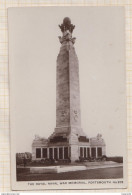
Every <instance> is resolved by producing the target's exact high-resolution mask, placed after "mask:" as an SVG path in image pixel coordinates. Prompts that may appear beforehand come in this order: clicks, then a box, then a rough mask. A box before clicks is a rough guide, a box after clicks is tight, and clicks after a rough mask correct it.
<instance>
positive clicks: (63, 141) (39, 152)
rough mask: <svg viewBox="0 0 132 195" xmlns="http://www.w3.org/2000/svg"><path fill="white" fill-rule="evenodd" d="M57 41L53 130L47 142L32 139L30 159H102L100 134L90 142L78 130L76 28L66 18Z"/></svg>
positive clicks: (103, 145)
mask: <svg viewBox="0 0 132 195" xmlns="http://www.w3.org/2000/svg"><path fill="white" fill-rule="evenodd" d="M59 27H60V29H61V31H62V34H63V36H62V37H59V40H60V43H61V48H60V52H59V55H58V58H57V84H56V85H57V89H56V128H55V130H54V132H53V134H52V135H51V136H50V137H49V138H48V139H45V138H41V137H39V136H35V139H34V140H33V143H32V159H33V160H40V159H43V158H53V159H70V160H71V161H72V162H74V161H75V160H78V159H79V157H84V158H88V157H94V158H97V157H101V156H102V155H105V142H104V140H103V139H102V136H101V135H100V134H98V135H97V137H94V138H89V137H87V136H86V134H85V133H84V132H83V130H82V128H81V111H80V89H79V65H78V58H77V55H76V53H75V48H74V46H73V45H74V43H75V38H72V32H73V30H74V28H75V26H74V25H73V24H71V20H70V19H69V18H64V20H63V24H61V25H60V26H59Z"/></svg>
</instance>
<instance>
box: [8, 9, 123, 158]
mask: <svg viewBox="0 0 132 195" xmlns="http://www.w3.org/2000/svg"><path fill="white" fill-rule="evenodd" d="M64 17H70V18H71V22H72V23H73V24H74V25H75V29H74V31H73V37H76V43H75V50H76V53H77V56H78V60H79V77H80V98H81V99H80V103H81V124H82V128H83V131H84V132H85V133H86V134H87V136H88V137H94V136H96V135H97V134H98V133H101V134H102V137H103V138H104V140H105V143H106V155H108V156H115V155H117V156H121V155H123V154H124V152H125V151H126V148H125V146H126V132H127V129H126V98H125V93H126V89H125V47H124V45H125V44H124V43H125V41H124V37H125V35H124V29H125V27H124V9H123V8H122V7H41V8H40V7H39V8H9V11H8V18H9V19H8V20H9V24H8V25H9V74H10V108H11V112H10V113H11V123H10V124H11V133H12V135H13V137H14V140H15V141H14V146H15V151H16V152H31V151H32V147H31V145H32V141H33V139H34V135H35V134H37V135H39V136H42V137H45V138H48V136H50V135H51V134H52V133H53V131H54V128H55V127H56V59H57V55H58V54H59V50H60V46H61V44H60V42H59V39H58V36H61V35H62V33H61V31H60V29H59V27H58V25H59V24H62V22H63V18H64Z"/></svg>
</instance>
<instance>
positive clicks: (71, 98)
mask: <svg viewBox="0 0 132 195" xmlns="http://www.w3.org/2000/svg"><path fill="white" fill-rule="evenodd" d="M59 27H60V29H61V31H62V35H63V36H62V37H59V40H60V43H61V48H60V52H59V55H58V57H57V81H56V82H57V84H56V85H57V86H56V128H55V132H54V134H55V135H65V136H67V137H68V140H69V144H70V147H71V152H70V153H71V158H72V152H73V153H74V157H75V153H77V155H78V153H79V152H78V151H76V152H75V150H78V147H77V146H78V137H79V136H84V133H83V131H82V129H81V112H80V90H79V64H78V58H77V55H76V52H75V49H74V43H75V39H76V38H72V32H73V30H74V28H75V26H74V25H73V24H71V20H70V19H69V18H68V17H66V18H64V20H63V24H61V25H59ZM75 159H77V158H76V157H75ZM73 160H74V159H73Z"/></svg>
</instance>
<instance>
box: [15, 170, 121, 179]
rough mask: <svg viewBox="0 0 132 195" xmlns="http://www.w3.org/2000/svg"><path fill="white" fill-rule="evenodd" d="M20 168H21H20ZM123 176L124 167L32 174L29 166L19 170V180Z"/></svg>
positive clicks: (112, 177)
mask: <svg viewBox="0 0 132 195" xmlns="http://www.w3.org/2000/svg"><path fill="white" fill-rule="evenodd" d="M18 169H19V168H18ZM116 178H123V168H122V167H116V168H103V169H93V170H85V171H73V172H65V173H45V174H32V173H30V171H29V168H25V169H24V168H23V170H22V171H20V170H19V171H18V170H17V181H42V180H43V181H44V180H74V179H116Z"/></svg>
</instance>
